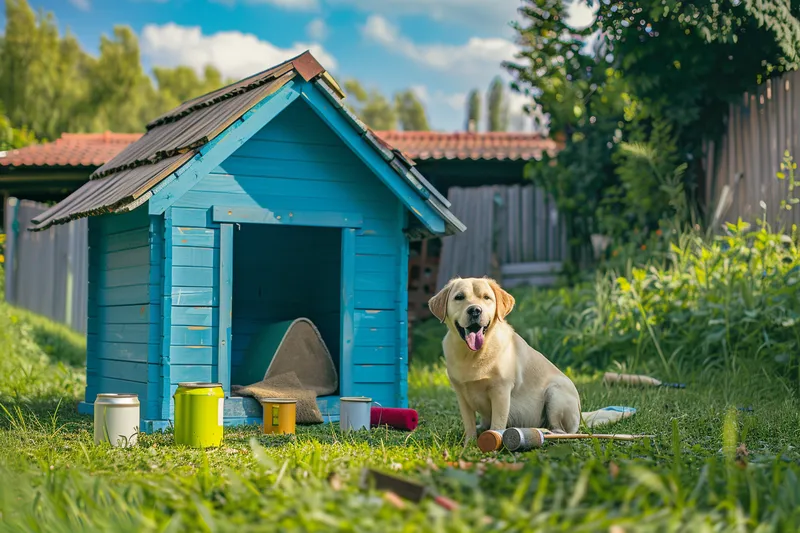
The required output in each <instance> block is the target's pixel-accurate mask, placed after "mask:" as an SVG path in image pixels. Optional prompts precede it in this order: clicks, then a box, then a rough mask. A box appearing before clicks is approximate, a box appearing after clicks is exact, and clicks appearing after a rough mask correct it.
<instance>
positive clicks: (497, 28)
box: [327, 0, 521, 33]
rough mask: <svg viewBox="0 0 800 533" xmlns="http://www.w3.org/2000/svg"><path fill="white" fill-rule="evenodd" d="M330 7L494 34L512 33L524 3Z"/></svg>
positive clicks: (372, 2)
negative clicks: (427, 20)
mask: <svg viewBox="0 0 800 533" xmlns="http://www.w3.org/2000/svg"><path fill="white" fill-rule="evenodd" d="M327 3H328V4H329V5H332V6H347V7H353V8H355V9H358V10H360V11H363V12H366V13H371V14H378V15H385V16H389V17H392V16H403V15H419V16H424V17H427V18H430V19H432V20H434V21H436V22H443V23H456V24H460V25H463V26H469V27H472V28H476V29H480V30H482V31H489V32H493V33H508V32H510V28H509V26H508V24H509V22H510V21H511V20H514V19H516V18H517V9H518V8H519V7H520V5H521V1H520V0H327Z"/></svg>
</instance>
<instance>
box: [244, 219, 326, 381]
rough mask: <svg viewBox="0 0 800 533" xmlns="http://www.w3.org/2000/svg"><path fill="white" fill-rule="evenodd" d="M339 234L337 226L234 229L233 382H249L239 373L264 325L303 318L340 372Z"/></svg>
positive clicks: (273, 226)
mask: <svg viewBox="0 0 800 533" xmlns="http://www.w3.org/2000/svg"><path fill="white" fill-rule="evenodd" d="M341 234H342V231H341V229H338V228H312V227H303V226H297V227H285V226H275V225H271V224H253V225H247V224H243V225H240V226H236V228H235V229H234V237H233V239H234V241H233V242H234V248H233V303H234V307H233V326H232V332H233V339H232V348H231V349H232V354H231V366H232V370H231V380H232V381H231V383H233V384H236V385H249V384H250V383H249V382H247V380H246V378H245V379H243V378H242V377H241V374H240V373H239V372H238V370H239V367H240V366H241V364H242V363H243V361H244V359H245V357H246V352H247V348H248V346H250V341H251V339H252V338H253V337H254V336H255V335H256V334H257V333H258V332H259V330H260V329H261V328H263V327H264V325H265V324H270V323H274V322H281V321H284V320H293V319H295V318H298V317H301V316H302V317H306V318H308V319H310V320H311V321H312V322H313V323H314V324H315V325H316V326H317V328H318V329H319V331H320V335H321V336H322V339H323V340H324V341H325V344H326V346H327V347H328V350H329V351H330V352H331V357H333V360H334V364H336V366H337V368H338V362H339V337H340V335H339V314H340V312H339V284H340V279H341V276H340V271H341V257H340V248H341ZM266 369H267V367H266V363H265V364H264V371H266ZM262 375H263V374H262Z"/></svg>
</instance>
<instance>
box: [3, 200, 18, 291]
mask: <svg viewBox="0 0 800 533" xmlns="http://www.w3.org/2000/svg"><path fill="white" fill-rule="evenodd" d="M18 209H19V200H17V199H16V198H14V197H10V198H9V199H8V202H7V203H6V208H5V212H6V220H5V226H6V227H5V231H6V249H5V256H6V257H5V268H4V270H5V298H6V301H7V302H9V303H14V297H15V294H14V280H15V278H16V276H15V273H16V268H15V263H16V251H17V230H18V228H19V223H18V222H17V210H18Z"/></svg>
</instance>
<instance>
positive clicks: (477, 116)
mask: <svg viewBox="0 0 800 533" xmlns="http://www.w3.org/2000/svg"><path fill="white" fill-rule="evenodd" d="M480 122H481V93H480V91H479V90H478V89H473V90H471V91H470V92H469V96H467V122H466V124H464V129H465V130H466V131H470V124H471V125H472V127H474V128H475V131H477V130H478V125H479V124H480Z"/></svg>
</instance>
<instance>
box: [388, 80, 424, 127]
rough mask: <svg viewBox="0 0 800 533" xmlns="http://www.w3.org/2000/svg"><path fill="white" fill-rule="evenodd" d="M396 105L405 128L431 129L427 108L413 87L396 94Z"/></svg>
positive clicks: (401, 123) (402, 125)
mask: <svg viewBox="0 0 800 533" xmlns="http://www.w3.org/2000/svg"><path fill="white" fill-rule="evenodd" d="M394 107H395V109H396V110H397V116H398V118H399V119H400V127H402V128H403V130H405V131H428V130H429V129H430V128H429V127H428V118H427V117H426V116H425V108H424V107H423V106H422V103H421V102H420V101H419V98H417V95H416V94H414V91H412V90H411V89H407V90H405V91H400V92H398V93H397V94H395V95H394Z"/></svg>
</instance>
